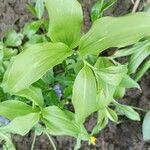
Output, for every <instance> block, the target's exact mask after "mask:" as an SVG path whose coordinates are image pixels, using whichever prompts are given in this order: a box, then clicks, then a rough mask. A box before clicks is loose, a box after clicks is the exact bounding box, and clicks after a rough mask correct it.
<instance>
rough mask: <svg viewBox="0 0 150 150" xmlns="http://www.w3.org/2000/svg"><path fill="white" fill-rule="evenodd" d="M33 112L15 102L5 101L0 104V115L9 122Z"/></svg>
mask: <svg viewBox="0 0 150 150" xmlns="http://www.w3.org/2000/svg"><path fill="white" fill-rule="evenodd" d="M34 111H35V110H32V107H31V106H29V105H27V104H26V103H24V102H21V101H17V100H7V101H4V102H1V103H0V115H1V116H4V117H6V118H8V119H10V120H12V119H14V118H16V117H18V116H23V115H26V114H29V113H31V112H34Z"/></svg>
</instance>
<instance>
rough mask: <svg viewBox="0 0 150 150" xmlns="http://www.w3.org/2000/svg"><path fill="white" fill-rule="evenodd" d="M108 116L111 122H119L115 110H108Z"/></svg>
mask: <svg viewBox="0 0 150 150" xmlns="http://www.w3.org/2000/svg"><path fill="white" fill-rule="evenodd" d="M106 115H107V117H108V118H109V119H110V120H111V121H113V122H116V123H117V122H118V115H117V113H116V112H115V111H114V110H112V109H110V108H107V109H106Z"/></svg>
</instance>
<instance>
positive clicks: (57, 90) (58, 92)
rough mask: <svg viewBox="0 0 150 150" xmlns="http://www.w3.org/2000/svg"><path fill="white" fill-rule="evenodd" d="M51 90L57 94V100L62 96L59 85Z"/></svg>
mask: <svg viewBox="0 0 150 150" xmlns="http://www.w3.org/2000/svg"><path fill="white" fill-rule="evenodd" d="M53 89H54V91H55V92H56V93H57V95H58V97H59V98H61V97H62V96H63V94H62V90H61V87H60V84H56V85H55V86H54V88H53Z"/></svg>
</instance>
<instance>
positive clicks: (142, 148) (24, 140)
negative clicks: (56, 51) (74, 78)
mask: <svg viewBox="0 0 150 150" xmlns="http://www.w3.org/2000/svg"><path fill="white" fill-rule="evenodd" d="M81 1H82V3H83V4H82V5H83V9H84V16H85V17H84V18H85V26H86V27H85V28H84V31H87V30H88V28H89V27H90V25H91V23H90V19H89V12H90V8H91V5H92V3H93V2H94V0H81ZM27 2H30V0H0V37H2V35H4V33H5V31H6V30H8V29H12V28H15V29H16V30H19V29H20V27H22V26H23V25H24V23H25V22H27V21H29V20H31V19H32V17H31V16H30V15H29V14H28V13H27V11H26V3H27ZM132 7H133V4H132V3H131V1H130V0H119V1H118V3H117V4H116V5H115V6H114V7H113V8H111V9H110V10H109V11H108V12H107V14H109V15H115V16H117V15H123V14H126V13H128V12H130V11H131V10H132ZM140 84H141V87H142V90H143V91H142V93H140V91H138V90H134V89H133V90H130V91H128V92H127V94H126V96H125V98H124V99H123V102H124V103H126V104H130V105H134V106H137V107H141V108H144V109H149V110H150V72H149V73H147V74H146V75H145V76H144V77H143V78H142V80H141V82H140ZM94 121H95V116H94V115H93V116H92V117H91V119H90V120H89V121H88V122H87V126H88V128H89V129H90V128H91V126H92V124H93V122H94ZM53 139H54V141H55V144H56V145H57V148H58V150H72V149H73V145H74V143H75V141H74V139H72V138H70V137H53ZM97 139H98V142H97V145H96V146H95V147H89V146H88V144H87V143H83V146H82V148H81V149H82V150H150V143H145V142H144V141H143V139H142V130H141V122H132V121H129V120H127V119H126V118H124V119H123V120H122V123H121V124H118V125H114V124H112V123H110V124H109V125H108V127H107V128H106V129H105V130H103V131H102V132H101V133H100V134H98V135H97ZM31 141H32V134H29V135H27V136H25V137H20V136H15V137H14V143H15V145H16V147H17V149H18V150H29V149H30V146H31ZM51 149H52V148H51V145H50V143H49V142H48V140H47V138H46V137H45V136H41V137H39V138H38V139H37V141H36V144H35V150H51Z"/></svg>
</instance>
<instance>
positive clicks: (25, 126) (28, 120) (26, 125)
mask: <svg viewBox="0 0 150 150" xmlns="http://www.w3.org/2000/svg"><path fill="white" fill-rule="evenodd" d="M39 118H40V114H38V113H30V114H27V115H24V116H20V117H17V118H15V119H14V120H13V121H12V122H11V123H10V124H8V125H7V126H4V127H1V128H0V131H5V132H8V133H14V134H20V135H22V136H24V135H26V134H27V133H28V132H29V131H30V130H31V129H32V127H33V126H34V125H35V124H36V123H37V122H38V121H39Z"/></svg>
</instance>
